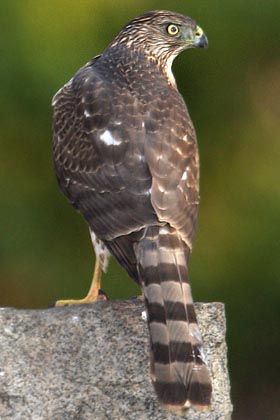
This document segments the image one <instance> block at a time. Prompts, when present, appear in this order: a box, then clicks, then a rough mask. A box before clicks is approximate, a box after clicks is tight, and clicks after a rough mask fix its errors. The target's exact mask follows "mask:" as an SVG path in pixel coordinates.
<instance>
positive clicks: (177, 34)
mask: <svg viewBox="0 0 280 420" xmlns="http://www.w3.org/2000/svg"><path fill="white" fill-rule="evenodd" d="M193 47H198V48H205V47H207V38H206V36H205V34H204V33H203V31H202V30H201V28H200V27H199V26H197V24H196V22H195V21H194V20H192V19H191V18H189V17H185V16H182V15H180V14H177V13H172V12H167V11H156V12H150V13H147V14H145V15H143V16H140V17H138V18H135V19H134V20H133V21H132V22H130V23H129V24H127V25H126V26H125V27H124V28H123V29H122V30H121V32H120V33H119V35H118V36H117V37H116V38H115V40H114V41H113V42H112V43H111V44H110V45H109V46H108V47H107V48H106V49H105V51H104V52H103V54H102V55H100V56H97V57H95V58H93V59H92V60H91V61H90V62H89V63H87V64H86V65H85V66H84V67H82V68H81V69H80V70H79V71H78V72H77V73H76V74H75V76H74V77H73V78H72V79H71V80H70V81H69V82H68V83H67V84H66V85H65V86H63V87H62V88H61V89H60V90H59V91H58V93H57V94H56V95H55V97H54V99H53V106H54V125H53V131H54V135H53V153H54V163H55V170H56V175H57V178H58V182H59V185H60V188H61V190H62V192H63V193H64V194H65V195H66V197H67V198H68V199H69V200H70V201H71V203H72V204H73V206H74V207H75V208H76V209H77V210H78V211H79V212H80V213H82V215H83V216H84V217H85V219H86V220H87V222H88V224H89V228H90V232H91V236H92V240H93V244H94V248H95V252H96V256H97V258H96V260H97V264H96V269H95V276H94V279H93V283H92V287H91V290H90V292H89V294H88V296H87V297H86V298H85V299H83V300H81V301H77V302H78V303H89V302H92V301H95V300H96V299H97V294H98V289H99V286H100V276H101V268H103V269H105V268H106V266H107V262H108V255H109V252H110V253H111V254H113V255H114V256H115V257H116V258H117V260H118V261H119V262H120V264H121V265H122V266H123V267H124V268H125V269H126V271H127V272H128V274H129V275H130V276H131V277H132V278H133V279H134V280H135V281H136V282H137V283H138V284H139V285H140V286H141V288H142V290H143V292H144V296H145V302H146V307H147V313H148V325H149V331H150V342H151V372H152V381H153V384H154V387H155V390H156V393H157V395H158V398H159V400H160V402H161V403H162V404H164V405H165V406H166V407H168V408H171V409H174V410H179V411H180V410H184V409H186V408H188V407H190V406H194V407H196V408H198V409H201V410H203V409H205V408H208V407H209V405H210V398H211V382H210V378H209V374H208V370H207V367H206V365H205V358H204V354H203V349H202V340H201V335H200V331H199V328H198V325H197V320H196V315H195V311H194V306H193V300H192V295H191V289H190V284H189V274H188V263H189V256H190V252H191V250H192V246H193V241H194V236H195V228H196V219H197V210H198V203H199V157H198V150H197V142H196V135H195V131H194V127H193V124H192V121H191V119H190V117H189V114H188V111H187V108H186V105H185V103H184V100H183V98H182V96H181V95H180V94H179V92H178V90H177V86H176V82H175V79H174V77H173V74H172V71H171V65H172V62H173V60H174V58H175V57H176V56H177V55H178V54H179V53H181V52H182V51H184V50H186V49H188V48H193ZM108 251H109V252H108ZM67 303H75V301H69V302H68V301H59V302H58V303H57V304H58V305H63V304H67Z"/></svg>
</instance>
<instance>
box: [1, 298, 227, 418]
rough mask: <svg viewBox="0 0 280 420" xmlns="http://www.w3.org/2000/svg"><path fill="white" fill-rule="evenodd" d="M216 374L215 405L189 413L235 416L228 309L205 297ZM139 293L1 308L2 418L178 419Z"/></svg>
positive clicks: (203, 318) (204, 322) (201, 315)
mask: <svg viewBox="0 0 280 420" xmlns="http://www.w3.org/2000/svg"><path fill="white" fill-rule="evenodd" d="M195 307H196V310H197V316H198V321H199V323H200V327H201V331H202V335H203V339H204V347H205V352H206V357H207V361H208V365H209V368H210V371H211V373H212V381H213V403H212V409H211V411H210V412H204V413H200V412H197V411H194V410H192V409H191V410H190V411H189V412H188V414H187V415H186V416H185V417H183V418H185V419H188V420H230V419H231V412H232V406H231V402H230V395H229V394H230V386H229V378H228V372H227V358H226V352H227V348H226V343H225V316H224V306H223V304H221V303H206V304H205V303H197V304H196V305H195ZM143 311H144V304H143V302H141V301H140V300H138V299H131V300H128V301H108V302H98V303H96V304H93V305H88V306H76V307H75V306H72V307H65V308H52V309H47V310H16V309H12V308H2V309H1V310H0V331H1V334H0V418H1V419H12V420H29V419H30V420H74V419H75V420H105V419H106V420H107V419H108V420H126V419H128V420H172V419H174V420H175V419H179V418H182V417H178V416H174V415H173V414H171V413H169V412H167V411H166V410H165V409H164V408H162V407H160V406H159V404H158V402H157V399H156V396H155V393H154V391H153V387H152V384H151V381H150V375H149V341H148V328H147V325H146V322H145V321H144V320H143V319H142V312H143Z"/></svg>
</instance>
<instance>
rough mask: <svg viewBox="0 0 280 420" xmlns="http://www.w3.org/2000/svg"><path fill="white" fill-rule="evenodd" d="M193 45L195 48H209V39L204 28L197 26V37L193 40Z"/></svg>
mask: <svg viewBox="0 0 280 420" xmlns="http://www.w3.org/2000/svg"><path fill="white" fill-rule="evenodd" d="M193 46H194V47H195V48H208V39H207V36H206V35H205V33H204V32H203V30H202V29H201V28H200V27H199V26H197V27H196V33H195V38H194V40H193Z"/></svg>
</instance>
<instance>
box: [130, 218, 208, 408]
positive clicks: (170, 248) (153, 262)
mask: <svg viewBox="0 0 280 420" xmlns="http://www.w3.org/2000/svg"><path fill="white" fill-rule="evenodd" d="M136 255H137V261H138V272H139V277H140V281H141V283H142V287H143V291H144V295H145V301H146V307H147V312H148V325H149V331H150V340H151V375H152V381H153V384H154V387H155V390H156V393H157V395H158V398H159V400H160V402H161V403H162V404H163V405H164V406H166V408H168V409H171V410H172V409H173V410H175V411H181V412H182V411H183V412H184V411H185V410H186V409H188V408H189V407H190V406H193V407H195V408H197V409H199V410H205V409H208V408H209V406H210V403H211V392H212V387H211V380H210V377H209V373H208V369H207V367H206V364H205V358H204V353H203V348H202V339H201V334H200V331H199V327H198V325H197V320H196V315H195V310H194V306H193V300H192V294H191V289H190V284H189V276H188V257H189V248H188V247H187V246H186V244H185V243H184V242H183V240H182V239H181V238H180V237H179V235H178V234H177V233H176V231H175V230H174V229H173V228H171V227H170V226H168V225H167V226H164V227H155V226H153V227H150V228H148V229H147V231H146V233H145V237H144V238H143V239H142V240H141V241H140V242H139V243H138V246H137V249H136Z"/></svg>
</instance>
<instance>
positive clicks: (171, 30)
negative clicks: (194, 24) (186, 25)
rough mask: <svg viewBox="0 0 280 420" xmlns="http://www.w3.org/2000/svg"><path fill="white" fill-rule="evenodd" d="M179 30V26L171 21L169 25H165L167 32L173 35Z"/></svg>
mask: <svg viewBox="0 0 280 420" xmlns="http://www.w3.org/2000/svg"><path fill="white" fill-rule="evenodd" d="M179 32H180V28H179V26H177V25H174V24H173V23H171V25H168V26H167V33H168V34H169V35H171V36H175V35H178V33H179Z"/></svg>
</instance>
